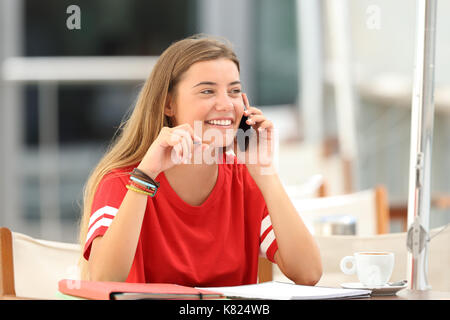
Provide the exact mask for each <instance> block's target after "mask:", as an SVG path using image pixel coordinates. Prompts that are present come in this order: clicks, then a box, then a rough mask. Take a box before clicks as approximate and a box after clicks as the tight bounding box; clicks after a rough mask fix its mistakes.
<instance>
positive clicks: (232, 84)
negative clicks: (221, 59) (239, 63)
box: [192, 80, 241, 88]
mask: <svg viewBox="0 0 450 320" xmlns="http://www.w3.org/2000/svg"><path fill="white" fill-rule="evenodd" d="M235 84H241V82H240V81H239V80H237V81H233V82H230V83H229V84H228V85H229V86H234V85H235ZM201 85H208V86H216V85H217V83H215V82H212V81H202V82H199V83H197V84H196V85H195V86H193V87H192V88H195V87H198V86H201Z"/></svg>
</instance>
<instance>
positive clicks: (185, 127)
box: [174, 123, 202, 143]
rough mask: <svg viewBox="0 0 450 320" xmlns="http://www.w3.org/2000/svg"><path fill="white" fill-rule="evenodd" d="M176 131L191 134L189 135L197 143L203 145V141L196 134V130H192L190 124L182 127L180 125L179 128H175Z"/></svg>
mask: <svg viewBox="0 0 450 320" xmlns="http://www.w3.org/2000/svg"><path fill="white" fill-rule="evenodd" d="M174 130H176V131H178V130H182V131H186V132H188V133H189V135H190V136H191V138H192V139H193V140H194V141H196V142H199V143H201V142H202V139H201V138H200V137H199V136H197V135H195V134H194V129H192V127H191V125H190V124H189V123H184V124H182V125H179V126H178V127H175V128H174Z"/></svg>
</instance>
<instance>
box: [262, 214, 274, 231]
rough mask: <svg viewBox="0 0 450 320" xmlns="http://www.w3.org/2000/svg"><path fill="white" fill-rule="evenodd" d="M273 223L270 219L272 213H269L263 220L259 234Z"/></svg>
mask: <svg viewBox="0 0 450 320" xmlns="http://www.w3.org/2000/svg"><path fill="white" fill-rule="evenodd" d="M271 225H272V220H270V215H267V216H266V217H265V218H264V219H263V220H262V221H261V233H260V234H259V236H262V235H263V233H264V232H265V231H266V230H267V228H269V227H270V226H271Z"/></svg>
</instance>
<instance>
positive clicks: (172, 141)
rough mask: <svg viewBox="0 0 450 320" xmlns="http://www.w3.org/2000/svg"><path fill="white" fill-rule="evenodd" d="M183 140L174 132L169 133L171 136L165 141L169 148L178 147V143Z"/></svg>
mask: <svg viewBox="0 0 450 320" xmlns="http://www.w3.org/2000/svg"><path fill="white" fill-rule="evenodd" d="M181 139H182V136H180V135H179V134H177V133H176V132H173V131H172V132H169V134H168V135H167V137H166V139H165V140H164V141H165V143H166V144H167V145H168V146H171V147H173V146H175V145H177V144H178V143H180V141H181Z"/></svg>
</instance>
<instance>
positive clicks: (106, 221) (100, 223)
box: [86, 218, 112, 242]
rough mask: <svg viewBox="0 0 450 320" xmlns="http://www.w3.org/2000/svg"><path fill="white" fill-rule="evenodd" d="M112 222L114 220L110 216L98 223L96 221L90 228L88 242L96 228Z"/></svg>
mask: <svg viewBox="0 0 450 320" xmlns="http://www.w3.org/2000/svg"><path fill="white" fill-rule="evenodd" d="M111 222H112V219H110V218H101V219H100V220H98V221H97V222H96V223H94V225H93V226H92V227H91V229H90V230H89V232H88V234H87V236H86V242H87V241H88V240H89V239H90V238H91V237H92V235H93V234H94V232H95V230H97V229H98V228H100V227H109V226H110V225H111Z"/></svg>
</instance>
